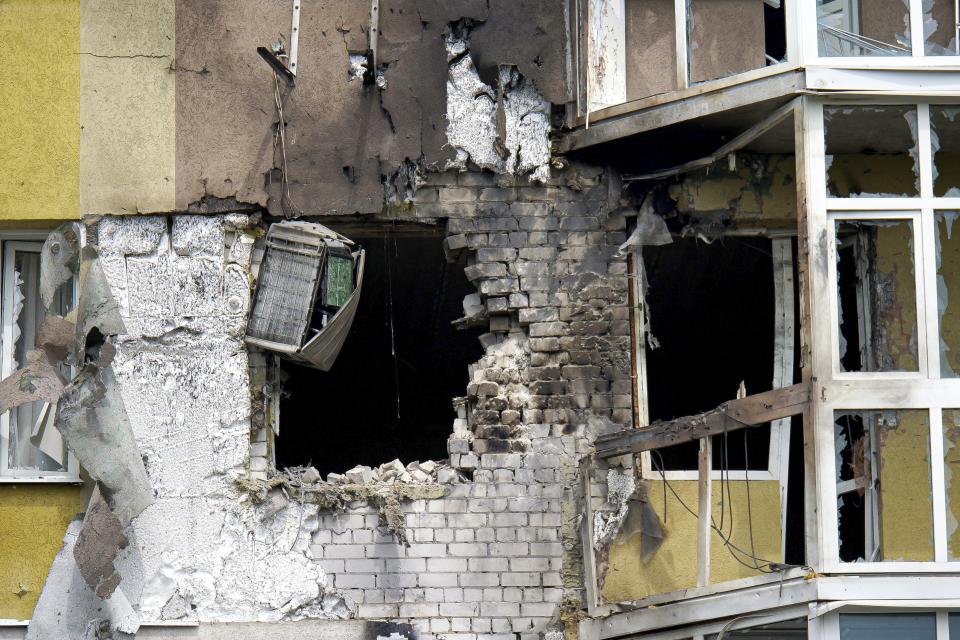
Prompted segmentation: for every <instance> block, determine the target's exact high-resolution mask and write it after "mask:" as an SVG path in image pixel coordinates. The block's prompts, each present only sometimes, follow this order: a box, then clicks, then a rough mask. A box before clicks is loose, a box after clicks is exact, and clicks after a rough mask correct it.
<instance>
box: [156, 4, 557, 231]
mask: <svg viewBox="0 0 960 640" xmlns="http://www.w3.org/2000/svg"><path fill="white" fill-rule="evenodd" d="M369 11H370V4H369V2H359V1H354V2H341V3H322V4H305V5H304V6H303V8H302V13H301V18H300V20H301V22H300V48H299V56H298V63H297V68H298V74H297V85H296V87H295V88H292V89H287V88H286V87H283V86H281V87H280V89H281V95H282V96H283V97H282V98H281V102H282V105H283V110H284V120H285V123H286V126H285V127H284V133H285V155H286V168H287V172H286V175H287V180H288V189H289V192H288V193H284V189H283V186H282V179H281V173H280V169H281V167H282V166H283V160H282V155H283V153H282V152H281V150H280V149H275V148H274V144H275V141H274V133H275V131H276V126H277V122H278V121H279V118H278V117H277V109H276V104H275V100H274V80H273V76H272V73H271V72H270V70H269V68H268V67H267V65H266V64H264V62H263V61H262V60H261V59H260V58H259V57H258V56H257V54H256V52H255V51H254V46H253V45H254V43H255V44H260V45H268V44H269V43H271V42H274V41H276V40H277V38H278V35H277V34H281V33H282V34H288V32H289V28H290V7H289V3H287V2H280V1H279V0H271V1H269V2H265V3H258V4H257V5H256V6H251V7H249V8H246V9H243V10H237V9H236V8H235V7H234V5H233V4H231V3H227V2H225V1H223V0H216V1H213V2H205V3H192V2H186V1H185V0H180V2H178V3H177V7H176V39H175V40H176V61H175V64H174V65H172V67H173V68H175V76H176V114H177V115H176V207H177V208H178V209H180V210H186V209H187V208H188V207H189V206H190V205H191V203H196V202H198V201H201V200H203V199H204V198H205V197H214V198H223V199H235V200H236V201H238V202H242V203H253V204H258V205H268V206H269V208H270V211H271V212H272V213H274V214H283V215H286V216H296V215H316V214H352V213H368V214H370V213H379V212H380V210H381V209H382V207H383V203H384V200H385V198H387V199H389V198H390V196H391V195H392V194H394V193H395V192H396V188H395V186H394V184H395V183H396V181H397V178H398V174H405V173H407V168H408V167H409V166H411V165H413V166H415V167H421V168H427V167H435V168H443V167H444V166H447V165H448V164H449V163H451V162H457V164H455V165H451V166H461V167H462V166H465V162H464V159H463V158H462V155H463V154H459V153H458V148H459V147H458V143H457V142H456V141H455V140H451V139H449V136H450V132H449V130H448V127H449V121H448V116H449V115H450V113H451V111H450V106H449V105H450V101H449V100H448V98H447V91H448V86H449V84H448V68H447V54H446V50H445V45H444V38H445V36H446V34H447V33H449V32H450V30H451V28H452V27H451V25H452V24H455V23H456V24H461V25H466V27H467V28H468V30H469V31H470V38H471V43H472V44H471V50H472V52H473V56H474V62H475V63H476V68H478V69H479V71H480V77H482V78H483V82H484V83H485V84H487V85H488V86H495V84H496V80H497V65H499V64H505V65H512V66H514V67H515V69H516V71H515V74H516V77H515V79H514V80H513V83H514V84H515V85H517V86H516V88H515V90H514V91H513V93H514V94H515V95H514V98H513V99H512V100H510V101H509V102H508V105H509V109H508V118H509V119H510V121H511V122H512V123H516V125H514V124H511V126H510V127H509V128H508V130H509V131H510V132H511V134H510V135H511V136H512V135H515V134H517V133H518V132H519V133H520V135H521V136H522V137H524V139H525V140H526V144H521V143H520V142H516V141H511V142H508V143H507V144H508V146H510V147H512V148H513V149H515V150H516V149H519V150H520V152H519V162H517V161H516V160H514V161H511V162H509V164H506V163H504V162H503V160H500V161H498V162H493V164H490V163H486V162H481V163H480V164H481V166H494V165H496V167H497V168H501V169H506V168H509V169H516V170H517V171H518V172H519V173H531V172H536V174H535V177H537V178H542V177H543V176H544V175H545V166H546V165H545V163H546V159H547V158H548V146H547V133H548V129H549V116H550V103H551V102H552V103H554V104H558V105H559V104H563V103H564V102H566V100H567V96H566V93H567V88H566V87H565V86H564V81H563V78H564V71H563V69H564V64H565V57H564V56H565V54H564V44H563V43H564V39H565V35H564V28H565V24H564V22H563V3H562V2H559V1H558V0H550V1H547V0H543V1H539V2H534V1H532V0H528V1H524V2H517V3H506V2H494V3H487V2H477V1H476V0H460V1H458V2H439V1H431V2H426V3H424V2H419V3H413V2H409V1H403V0H388V1H386V2H382V3H381V4H380V16H381V17H380V36H379V46H378V64H379V66H380V69H379V70H378V71H379V73H380V75H381V76H382V79H383V86H382V88H381V89H378V88H376V87H375V86H374V85H370V84H366V85H365V84H364V83H363V81H362V79H357V78H356V77H355V76H356V71H357V65H358V64H359V61H358V56H361V55H364V54H365V52H366V51H367V48H368V34H367V32H368V29H369ZM520 16H523V19H520ZM351 78H354V79H352V80H351ZM494 92H495V90H494ZM454 97H455V98H457V97H458V96H454ZM454 103H456V100H454ZM461 106H462V107H463V105H461ZM468 108H469V109H470V110H473V109H481V111H482V110H483V109H485V107H484V105H481V104H480V103H477V104H476V105H473V104H471V105H469V107H468ZM461 110H462V109H461ZM487 118H488V114H487ZM472 121H475V122H478V123H479V122H480V120H479V119H477V118H474V119H473V120H472ZM521 121H522V122H521ZM487 133H488V134H489V132H487ZM463 134H464V133H463V132H459V133H455V134H454V136H453V137H454V138H456V137H457V135H460V136H462V135H463ZM471 135H472V133H471ZM488 137H489V136H488ZM534 138H535V139H536V143H534V142H533V139H534ZM493 140H494V138H489V139H486V140H484V141H483V144H484V145H485V146H487V147H489V146H490V145H492V144H493ZM458 156H461V158H460V160H459V161H457V158H458ZM478 157H479V156H478ZM271 169H273V171H271ZM407 182H409V181H407ZM401 191H403V190H401ZM404 195H406V194H404ZM410 195H412V193H411V194H410ZM408 199H409V197H402V198H401V200H408Z"/></svg>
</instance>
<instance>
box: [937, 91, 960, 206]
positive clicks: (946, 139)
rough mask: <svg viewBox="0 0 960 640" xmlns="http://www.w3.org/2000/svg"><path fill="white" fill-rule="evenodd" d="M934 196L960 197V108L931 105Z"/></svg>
mask: <svg viewBox="0 0 960 640" xmlns="http://www.w3.org/2000/svg"><path fill="white" fill-rule="evenodd" d="M930 146H931V153H932V154H933V195H935V196H937V197H938V198H942V197H947V198H956V197H960V106H957V105H949V106H947V105H939V106H938V105H930Z"/></svg>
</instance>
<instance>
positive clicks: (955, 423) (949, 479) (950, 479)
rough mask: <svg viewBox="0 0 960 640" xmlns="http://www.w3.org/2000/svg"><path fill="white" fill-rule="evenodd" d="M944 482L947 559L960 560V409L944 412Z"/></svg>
mask: <svg viewBox="0 0 960 640" xmlns="http://www.w3.org/2000/svg"><path fill="white" fill-rule="evenodd" d="M943 476H944V477H943V480H944V486H945V487H946V494H947V558H948V559H949V560H950V561H952V562H956V561H958V560H960V409H944V410H943Z"/></svg>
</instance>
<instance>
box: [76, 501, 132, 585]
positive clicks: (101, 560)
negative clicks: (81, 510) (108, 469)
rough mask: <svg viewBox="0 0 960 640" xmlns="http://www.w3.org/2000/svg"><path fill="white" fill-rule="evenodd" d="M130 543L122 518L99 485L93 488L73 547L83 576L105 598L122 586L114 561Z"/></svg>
mask: <svg viewBox="0 0 960 640" xmlns="http://www.w3.org/2000/svg"><path fill="white" fill-rule="evenodd" d="M128 543H129V540H127V536H125V535H124V534H123V528H122V527H121V526H120V520H118V519H117V516H115V515H114V514H113V512H112V511H110V506H109V505H108V504H107V501H106V500H104V499H103V496H102V495H101V494H100V488H99V487H94V489H93V495H92V496H90V503H89V504H88V505H87V512H86V515H84V517H83V528H82V529H81V530H80V535H79V536H78V537H77V543H76V545H75V546H74V547H73V557H74V559H75V560H76V561H77V566H78V567H79V568H80V575H82V576H83V579H84V580H85V581H86V583H87V585H89V587H90V588H91V589H93V592H94V593H95V594H97V596H98V597H100V598H106V597H107V596H109V595H110V594H111V593H113V592H114V591H115V590H116V588H117V587H118V586H119V585H120V580H121V576H120V574H119V573H118V572H117V569H116V567H114V565H113V561H114V559H115V558H116V557H117V554H118V553H119V552H120V550H121V549H125V548H126V547H127V544H128Z"/></svg>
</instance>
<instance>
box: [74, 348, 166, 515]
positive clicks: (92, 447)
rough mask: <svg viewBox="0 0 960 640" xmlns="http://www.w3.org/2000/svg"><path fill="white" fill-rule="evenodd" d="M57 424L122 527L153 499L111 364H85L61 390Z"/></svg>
mask: <svg viewBox="0 0 960 640" xmlns="http://www.w3.org/2000/svg"><path fill="white" fill-rule="evenodd" d="M55 425H56V427H57V430H58V431H59V432H60V433H61V435H63V439H64V440H65V441H66V443H67V447H69V449H70V451H71V452H72V453H73V454H74V455H76V456H77V460H78V461H79V462H80V464H81V465H82V466H83V468H84V469H86V470H87V472H88V473H89V474H90V477H91V478H93V479H94V480H97V481H98V482H100V483H101V487H102V489H103V491H104V495H105V497H106V498H107V501H108V502H109V503H110V506H111V508H112V509H113V512H114V513H115V514H116V516H117V518H118V519H119V520H120V523H121V525H122V526H123V527H124V528H126V527H127V526H128V525H129V524H130V521H131V520H133V519H134V518H135V517H136V516H137V515H139V514H140V512H142V511H143V510H144V509H146V508H147V507H148V506H149V505H151V504H152V503H153V490H152V489H151V487H150V482H149V480H148V479H147V472H146V470H145V469H144V467H143V460H142V459H141V457H140V451H139V449H138V448H137V443H136V440H135V439H134V436H133V430H132V428H131V426H130V420H129V419H128V417H127V411H126V408H125V407H124V403H123V398H122V397H121V395H120V391H119V390H118V388H117V383H116V379H115V378H114V374H113V370H112V368H111V367H106V368H103V369H100V368H98V367H97V366H96V365H94V364H88V365H86V366H85V367H84V368H83V370H82V371H81V372H80V373H79V374H78V375H77V377H75V378H74V379H73V380H72V381H71V382H70V384H69V385H67V387H66V388H65V389H64V390H63V394H62V395H61V396H60V402H59V406H58V411H57V418H56V422H55Z"/></svg>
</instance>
